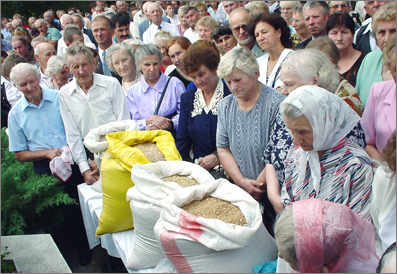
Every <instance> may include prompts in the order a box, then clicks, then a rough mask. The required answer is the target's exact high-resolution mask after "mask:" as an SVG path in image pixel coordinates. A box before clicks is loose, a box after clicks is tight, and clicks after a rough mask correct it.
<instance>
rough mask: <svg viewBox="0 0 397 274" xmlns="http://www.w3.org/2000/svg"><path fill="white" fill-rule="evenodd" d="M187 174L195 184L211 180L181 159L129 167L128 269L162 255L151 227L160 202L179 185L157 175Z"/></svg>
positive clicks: (155, 261)
mask: <svg viewBox="0 0 397 274" xmlns="http://www.w3.org/2000/svg"><path fill="white" fill-rule="evenodd" d="M176 174H177V175H182V176H188V177H190V178H192V179H195V180H196V181H197V182H198V183H199V184H207V183H210V182H213V181H215V179H214V178H213V177H212V175H211V174H210V173H209V172H208V171H206V170H205V169H204V168H202V167H200V166H198V165H195V164H192V163H189V162H184V161H167V162H158V163H151V164H145V165H140V164H136V165H134V166H133V168H132V169H131V180H132V181H133V182H134V184H135V186H134V187H132V188H130V189H129V190H128V191H127V201H130V207H131V211H132V216H133V218H134V229H135V235H136V237H135V243H134V247H133V252H132V255H131V256H130V258H129V259H128V261H127V268H128V269H142V268H150V267H155V266H156V265H157V264H158V263H159V261H160V260H161V259H163V258H164V255H163V253H162V252H161V249H160V247H159V246H158V243H157V240H156V238H155V236H154V232H153V227H154V225H155V224H156V222H157V220H158V219H159V217H160V209H161V207H160V202H161V200H162V199H163V198H165V197H167V196H168V194H170V193H171V192H172V191H174V190H176V189H180V188H181V186H180V185H179V184H177V183H175V182H164V181H163V180H162V179H161V178H163V177H169V176H172V175H176Z"/></svg>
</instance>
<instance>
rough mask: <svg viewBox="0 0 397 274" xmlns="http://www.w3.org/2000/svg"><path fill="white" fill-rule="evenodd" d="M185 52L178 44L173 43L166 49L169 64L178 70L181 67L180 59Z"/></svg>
mask: <svg viewBox="0 0 397 274" xmlns="http://www.w3.org/2000/svg"><path fill="white" fill-rule="evenodd" d="M185 52H186V50H185V49H184V48H182V47H181V45H179V44H178V43H175V44H173V45H172V46H170V47H169V48H168V56H169V57H170V59H171V62H172V63H173V64H174V65H175V66H176V67H177V68H179V69H180V68H181V66H182V59H183V56H184V55H185Z"/></svg>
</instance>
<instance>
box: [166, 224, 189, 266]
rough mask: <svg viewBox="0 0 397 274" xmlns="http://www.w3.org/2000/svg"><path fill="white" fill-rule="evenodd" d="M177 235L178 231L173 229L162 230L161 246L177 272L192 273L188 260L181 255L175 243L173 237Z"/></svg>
mask: <svg viewBox="0 0 397 274" xmlns="http://www.w3.org/2000/svg"><path fill="white" fill-rule="evenodd" d="M177 235H178V233H176V232H174V231H168V230H164V231H163V232H161V234H160V241H161V246H162V247H163V250H164V253H165V255H166V256H167V258H168V260H170V262H171V263H172V265H173V266H174V267H175V269H176V270H177V271H178V272H179V273H193V270H192V268H191V267H190V265H189V263H188V261H187V260H186V258H185V257H183V255H182V254H181V252H180V251H179V248H178V246H177V244H176V240H175V238H176V236H177Z"/></svg>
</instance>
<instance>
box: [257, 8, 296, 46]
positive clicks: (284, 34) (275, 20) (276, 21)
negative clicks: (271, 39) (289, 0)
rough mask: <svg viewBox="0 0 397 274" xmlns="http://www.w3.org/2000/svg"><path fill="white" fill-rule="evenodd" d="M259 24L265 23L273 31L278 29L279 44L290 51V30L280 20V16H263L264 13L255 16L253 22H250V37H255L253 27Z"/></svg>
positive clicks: (282, 19)
mask: <svg viewBox="0 0 397 274" xmlns="http://www.w3.org/2000/svg"><path fill="white" fill-rule="evenodd" d="M260 22H265V23H268V24H269V25H271V26H272V27H273V28H274V29H275V30H278V29H280V30H281V37H280V41H281V44H282V45H283V46H284V47H285V48H287V49H290V48H292V46H293V45H292V41H291V38H290V36H291V30H290V28H289V27H288V24H287V22H286V21H285V20H284V18H282V17H281V16H280V15H276V14H265V13H260V14H258V15H257V16H255V18H254V20H253V22H252V28H251V35H252V36H254V37H255V27H256V25H257V24H258V23H260Z"/></svg>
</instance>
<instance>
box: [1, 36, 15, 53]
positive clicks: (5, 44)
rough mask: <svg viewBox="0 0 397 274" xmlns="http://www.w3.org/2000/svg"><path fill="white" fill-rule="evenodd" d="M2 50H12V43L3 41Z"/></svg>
mask: <svg viewBox="0 0 397 274" xmlns="http://www.w3.org/2000/svg"><path fill="white" fill-rule="evenodd" d="M1 50H4V51H5V52H8V51H10V50H12V44H11V42H10V41H8V40H4V39H1Z"/></svg>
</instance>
